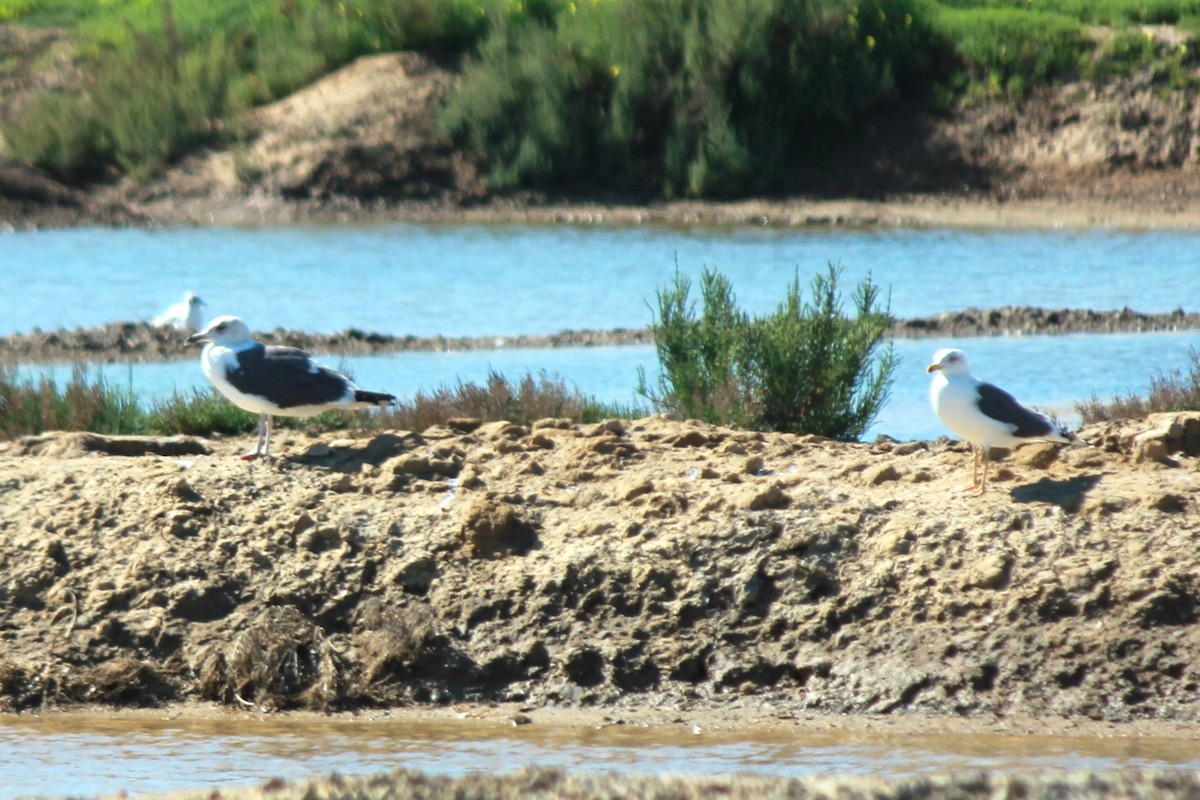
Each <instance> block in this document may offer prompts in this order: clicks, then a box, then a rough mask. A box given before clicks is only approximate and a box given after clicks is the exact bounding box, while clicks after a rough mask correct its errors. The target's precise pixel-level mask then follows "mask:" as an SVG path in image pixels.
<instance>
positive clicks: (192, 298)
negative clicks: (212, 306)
mask: <svg viewBox="0 0 1200 800" xmlns="http://www.w3.org/2000/svg"><path fill="white" fill-rule="evenodd" d="M183 302H184V303H186V304H187V307H188V308H195V307H196V306H206V305H208V303H206V302H204V301H203V300H201V299H200V295H198V294H196V293H195V292H188V293H187V294H185V295H184V296H183Z"/></svg>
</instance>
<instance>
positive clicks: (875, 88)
mask: <svg viewBox="0 0 1200 800" xmlns="http://www.w3.org/2000/svg"><path fill="white" fill-rule="evenodd" d="M0 21H8V22H10V23H14V24H19V25H24V26H32V27H39V26H40V27H48V26H61V27H64V28H65V29H67V30H68V31H69V33H70V36H71V39H72V41H73V42H74V43H75V54H74V59H75V61H76V63H77V65H78V66H79V67H80V70H79V73H80V75H82V76H83V78H82V80H81V82H78V83H76V84H72V82H71V81H51V82H49V83H50V85H59V86H60V88H47V89H46V90H44V91H43V92H42V93H41V94H40V95H39V96H38V97H36V98H35V99H34V100H33V101H32V102H29V103H26V104H24V107H23V108H22V109H21V110H20V113H18V114H15V115H14V116H13V118H12V119H10V120H6V123H5V125H4V129H3V133H4V139H5V140H6V142H7V146H8V149H9V150H10V151H11V152H12V153H14V154H16V155H17V156H19V157H20V158H23V159H25V160H26V161H28V162H30V163H34V164H37V165H38V166H41V167H42V168H44V169H47V170H48V171H50V172H52V173H53V174H55V175H57V176H59V177H62V178H65V179H68V180H76V181H78V180H88V179H94V178H97V177H100V176H102V175H106V174H110V173H112V172H113V171H118V172H123V173H126V174H132V175H134V176H138V175H147V174H150V173H152V172H153V171H155V170H158V169H160V168H162V167H163V166H164V165H166V164H168V163H170V162H171V161H173V160H174V159H176V158H178V157H179V156H180V155H182V154H183V153H186V152H188V151H189V150H190V149H192V148H194V147H196V146H197V145H198V144H201V143H204V142H207V141H212V140H215V139H221V138H225V139H228V138H230V137H237V136H238V124H237V120H238V116H239V114H240V112H242V111H243V110H244V109H246V108H248V107H250V106H253V105H256V104H261V103H264V102H268V101H271V100H274V99H276V98H279V97H281V96H283V95H286V94H288V93H289V92H292V91H294V90H295V89H297V88H299V87H300V86H302V85H304V84H305V83H307V82H309V81H311V80H313V79H314V78H316V77H318V76H319V75H321V74H323V73H325V72H328V71H329V70H332V69H334V68H336V67H338V66H340V65H342V64H345V63H346V62H348V61H350V60H351V59H354V58H356V57H358V56H360V55H363V54H366V53H375V52H380V51H385V50H395V49H415V50H421V51H424V52H428V53H432V54H435V55H437V56H441V57H447V58H452V59H461V60H462V61H463V63H464V79H463V81H462V84H461V88H460V90H459V92H458V94H457V95H456V96H455V97H454V98H453V99H452V100H451V102H450V105H449V108H447V109H446V112H445V119H444V120H443V124H444V126H445V128H446V130H448V131H450V132H452V133H454V134H455V135H456V136H457V137H458V141H459V142H460V143H461V144H462V145H463V146H464V147H466V148H469V149H471V150H472V151H473V153H474V154H475V155H476V157H479V158H481V159H483V160H484V161H485V163H486V165H487V169H488V177H489V181H490V184H491V186H492V188H493V189H505V188H512V187H520V186H529V187H540V188H553V187H555V186H559V185H564V184H572V185H575V186H578V185H581V183H583V182H586V184H587V185H591V186H594V187H595V188H596V189H598V190H626V191H627V190H636V191H643V192H650V193H653V194H657V195H660V196H666V197H671V196H695V197H717V196H735V195H740V194H746V193H750V192H757V191H762V190H768V189H772V188H780V187H784V188H786V183H787V180H788V176H789V175H790V174H792V173H794V172H795V171H796V170H803V169H804V168H805V164H808V163H817V160H819V159H820V157H821V156H822V155H825V154H829V153H833V152H836V150H837V148H839V147H842V146H844V145H845V143H846V142H847V141H850V140H852V139H853V137H854V135H855V134H856V132H857V131H859V130H860V129H861V128H862V126H863V125H865V124H867V121H868V120H870V119H872V118H873V117H878V116H880V115H883V114H886V113H888V111H889V109H892V108H894V107H895V106H896V104H897V103H901V102H904V103H908V104H909V105H910V106H912V105H916V106H922V105H924V106H936V105H938V104H945V103H950V102H954V101H956V99H967V100H970V99H972V98H978V97H983V96H994V95H997V94H1007V95H1010V96H1015V97H1020V96H1022V95H1023V94H1024V93H1026V92H1028V91H1030V90H1031V89H1033V88H1035V87H1037V86H1041V85H1045V84H1047V83H1051V82H1055V81H1059V80H1063V79H1067V78H1071V77H1077V76H1083V77H1087V78H1090V79H1093V80H1108V79H1112V78H1114V77H1117V76H1121V75H1128V74H1130V73H1132V72H1134V71H1138V70H1149V71H1150V72H1151V73H1152V77H1153V79H1154V80H1156V81H1159V82H1161V83H1163V84H1164V85H1167V86H1173V87H1179V86H1186V85H1189V84H1190V83H1191V82H1192V81H1193V80H1194V79H1193V78H1192V77H1191V76H1192V74H1193V73H1194V69H1192V68H1193V67H1194V66H1195V59H1196V57H1197V56H1196V54H1197V52H1200V49H1198V48H1197V47H1196V46H1193V45H1192V38H1191V37H1195V36H1196V32H1197V31H1200V0H1172V1H1170V2H1168V0H1157V1H1156V2H1143V1H1142V0H1097V2H1092V1H1091V0H344V1H339V0H286V2H284V1H283V0H279V2H262V3H243V2H238V0H173V1H172V0H165V1H164V2H162V3H146V2H141V1H140V0H108V2H104V3H95V2H91V1H90V0H0ZM1142 24H1169V25H1175V26H1178V27H1179V28H1180V30H1182V31H1185V32H1186V34H1187V36H1188V37H1189V38H1188V40H1187V41H1185V42H1182V43H1178V42H1176V43H1170V42H1168V41H1166V40H1160V39H1158V38H1156V37H1155V36H1154V35H1152V34H1147V33H1146V32H1145V31H1143V30H1142V29H1140V28H1138V27H1136V26H1138V25H1142ZM1095 26H1105V31H1107V33H1104V34H1099V33H1097V30H1096V28H1095ZM130 76H135V80H134V82H133V84H132V85H133V86H134V88H135V90H133V91H131V82H130Z"/></svg>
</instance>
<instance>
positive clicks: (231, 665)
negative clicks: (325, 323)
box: [0, 415, 1200, 723]
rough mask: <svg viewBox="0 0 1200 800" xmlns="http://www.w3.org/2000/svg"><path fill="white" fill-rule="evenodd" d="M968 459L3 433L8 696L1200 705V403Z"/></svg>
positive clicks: (685, 447)
mask: <svg viewBox="0 0 1200 800" xmlns="http://www.w3.org/2000/svg"><path fill="white" fill-rule="evenodd" d="M1083 435H1084V436H1085V438H1088V439H1089V440H1090V441H1092V442H1094V443H1095V444H1096V446H1095V447H1077V448H1068V449H1065V450H1059V449H1056V448H1054V447H1051V446H1048V445H1045V446H1043V445H1031V446H1027V447H1024V448H1022V449H1020V450H1018V451H1016V452H1015V453H1014V454H1012V455H1011V456H1010V457H1009V458H1008V459H1007V460H1005V461H1003V462H1001V463H1000V464H998V465H997V467H996V468H995V469H994V470H993V481H994V491H992V492H990V493H989V494H988V495H985V496H984V497H982V498H973V497H969V496H964V495H961V494H959V493H957V492H956V491H955V487H956V486H958V485H960V484H961V483H962V482H963V480H964V478H965V477H966V476H967V472H968V470H969V458H970V456H969V454H968V452H967V451H966V449H965V448H964V447H963V446H961V445H959V444H953V443H950V442H948V441H945V440H941V441H937V442H905V443H894V442H890V441H887V440H883V441H880V442H877V443H875V444H871V445H866V444H842V443H837V442H831V441H826V440H822V439H819V438H816V437H796V436H784V435H774V434H758V433H751V432H746V431H737V430H730V429H723V428H714V427H710V426H705V425H700V424H697V423H690V422H672V421H669V420H666V419H662V418H659V417H650V418H646V419H643V420H636V421H615V420H614V421H610V422H606V423H602V424H597V425H583V426H580V425H570V424H567V423H565V422H563V421H556V420H546V421H543V422H541V423H538V424H536V425H534V426H532V427H523V426H518V425H511V424H507V423H488V424H484V425H480V426H476V425H475V424H473V423H470V422H468V421H462V422H459V423H455V427H453V428H443V427H436V428H431V429H429V430H426V431H423V432H421V433H415V432H400V431H397V432H390V433H382V434H376V435H372V436H370V437H369V438H363V439H353V438H346V439H328V438H318V437H312V436H310V435H308V434H304V433H293V432H290V431H289V432H288V433H287V434H286V435H282V436H280V441H279V442H278V443H277V446H278V453H279V457H278V458H277V459H275V460H274V461H272V462H269V463H261V464H255V463H251V464H247V463H246V462H243V461H240V460H238V459H236V458H234V457H233V455H234V454H235V453H237V452H239V451H240V450H241V449H244V448H245V446H246V445H247V444H248V443H247V442H245V441H239V440H213V441H206V440H200V439H188V438H171V439H162V440H158V439H146V440H143V439H132V440H131V439H125V438H107V437H101V436H95V435H91V434H47V435H44V436H39V437H29V438H26V439H23V440H19V441H18V442H15V443H12V444H6V445H3V446H0V493H2V494H3V498H4V502H3V504H2V505H0V533H2V534H3V535H2V536H0V564H3V565H4V569H5V574H6V576H7V577H6V581H5V582H4V583H3V584H2V585H0V611H3V614H4V619H5V620H6V624H5V629H4V631H3V636H4V639H5V649H4V651H3V654H2V655H0V703H3V704H4V705H5V706H6V707H8V708H10V709H13V710H19V709H31V708H41V707H45V706H54V705H60V704H71V703H80V702H84V703H105V704H115V705H121V706H144V705H169V704H173V703H178V702H189V701H195V700H207V701H214V702H218V703H222V704H225V705H229V706H231V707H234V708H246V709H259V710H271V709H296V708H301V709H302V708H309V709H329V710H337V709H351V708H372V707H377V708H390V707H401V706H406V705H410V704H418V705H433V706H439V705H444V704H449V703H456V702H469V703H475V702H517V703H522V704H527V705H530V706H532V707H534V708H540V707H549V706H578V707H604V708H606V709H608V710H609V711H610V713H616V714H623V713H631V714H632V713H643V712H644V711H645V710H649V709H655V708H658V709H679V708H688V707H694V708H712V709H736V708H739V707H754V708H763V707H769V708H771V710H772V712H773V713H779V714H793V715H802V714H804V713H810V712H811V713H830V714H882V715H899V714H928V715H942V716H946V715H949V716H961V717H967V718H986V717H993V716H1002V717H1004V716H1010V715H1016V716H1026V717H1033V718H1040V717H1046V718H1064V719H1082V720H1104V721H1108V722H1114V723H1116V722H1126V723H1128V722H1138V721H1146V722H1148V721H1171V720H1174V721H1194V720H1195V719H1196V718H1197V716H1198V715H1200V691H1198V688H1197V687H1200V666H1197V665H1200V635H1198V634H1197V630H1198V622H1200V580H1198V579H1197V575H1200V555H1198V552H1197V549H1196V548H1195V541H1196V539H1197V537H1200V523H1198V520H1200V516H1198V515H1197V507H1196V500H1195V497H1196V487H1197V479H1198V476H1200V466H1198V465H1200V461H1198V459H1197V456H1198V455H1200V415H1190V416H1189V415H1179V416H1177V417H1174V416H1173V417H1156V418H1153V419H1150V420H1142V421H1135V422H1127V423H1122V424H1119V425H1117V424H1108V425H1105V426H1097V427H1093V428H1089V429H1085V430H1084V431H1083Z"/></svg>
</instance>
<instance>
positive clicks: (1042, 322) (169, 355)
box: [0, 306, 1200, 364]
mask: <svg viewBox="0 0 1200 800" xmlns="http://www.w3.org/2000/svg"><path fill="white" fill-rule="evenodd" d="M1196 328H1200V313H1197V312H1188V311H1184V310H1183V309H1182V308H1179V309H1176V310H1175V311H1172V312H1169V313H1165V314H1144V313H1140V312H1137V311H1134V310H1132V309H1128V308H1125V309H1120V310H1111V311H1094V310H1088V309H1066V308H1064V309H1044V308H1031V307H1027V306H1005V307H1002V308H995V309H978V308H968V309H965V310H963V311H948V312H944V313H941V314H937V315H935V316H931V317H920V318H913V319H905V320H898V321H897V322H896V324H895V325H893V326H892V330H891V333H892V335H893V336H895V337H897V338H923V337H934V336H941V337H951V336H952V337H974V336H1025V335H1033V334H1064V333H1144V332H1150V331H1182V330H1192V329H1196ZM186 338H187V336H186V334H185V333H183V332H180V331H176V330H173V329H171V328H157V327H155V326H153V325H150V324H149V323H145V322H115V323H112V324H109V325H104V326H100V327H96V328H79V329H74V330H57V331H35V332H32V333H19V334H12V335H9V336H3V337H0V363H11V364H22V363H25V364H28V363H35V364H47V363H65V362H76V361H78V362H91V363H97V362H103V363H113V362H125V361H130V362H154V361H174V360H180V359H188V358H194V357H195V355H196V348H194V347H189V346H188V345H187V344H186V343H185V341H184V340H185V339H186ZM257 338H259V339H261V340H262V341H265V342H269V343H272V344H287V345H291V346H293V347H300V348H303V349H305V350H308V351H310V352H314V353H326V354H333V355H342V356H362V355H379V354H384V353H398V352H410V351H445V350H493V349H500V348H540V347H594V346H605V345H630V344H652V343H653V342H654V338H653V335H652V333H651V332H650V331H649V330H648V329H645V328H638V329H630V328H619V329H615V330H607V331H595V330H576V331H571V330H569V331H561V332H559V333H556V334H551V335H534V336H503V337H500V336H476V337H446V336H433V337H416V336H393V335H390V334H382V333H370V332H367V331H360V330H355V329H350V330H346V331H342V332H340V333H334V334H312V333H305V332H302V331H287V330H283V329H276V330H274V331H268V332H263V333H261V334H257Z"/></svg>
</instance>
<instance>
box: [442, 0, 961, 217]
mask: <svg viewBox="0 0 1200 800" xmlns="http://www.w3.org/2000/svg"><path fill="white" fill-rule="evenodd" d="M923 8H924V5H923V4H921V3H919V2H918V0H892V1H891V2H884V0H858V1H857V2H854V1H853V0H825V1H824V2H818V0H753V1H752V0H645V2H627V1H625V0H617V1H613V2H579V3H577V4H571V5H570V6H569V7H568V11H567V12H566V13H561V14H559V15H557V16H556V17H554V18H553V19H552V21H551V23H549V24H545V25H536V24H530V23H529V22H528V21H523V24H520V25H512V24H507V25H503V26H501V27H499V28H498V29H497V30H496V32H495V34H494V35H493V36H492V38H490V39H489V40H488V41H487V42H486V44H485V45H484V46H483V47H482V49H481V52H480V54H479V57H478V58H477V59H474V60H472V61H471V62H470V63H469V64H468V65H467V67H466V69H465V72H464V76H463V82H462V86H461V88H460V90H459V92H458V94H457V95H456V96H455V97H454V98H453V99H452V100H451V102H450V105H449V107H448V108H447V109H446V113H445V116H444V119H443V123H444V125H445V126H446V128H447V130H448V131H450V132H451V133H452V134H454V135H456V136H457V137H459V138H460V140H461V141H464V142H466V143H468V144H470V145H473V146H474V147H475V148H476V149H477V150H478V151H479V152H481V153H486V154H487V156H488V158H489V159H490V167H491V172H490V180H491V182H492V185H493V187H495V188H507V187H514V186H520V185H535V186H553V185H554V184H556V183H558V182H563V181H574V182H579V181H585V180H586V181H591V182H593V183H594V185H598V186H601V187H604V188H610V189H625V190H649V191H652V192H655V193H659V194H662V195H666V196H683V195H687V196H714V195H737V194H744V193H746V192H750V191H757V190H762V189H770V188H777V187H779V186H780V185H782V184H783V183H785V182H786V178H787V176H788V174H789V170H791V169H795V168H796V167H797V165H798V164H801V163H804V161H805V159H806V158H807V157H809V156H811V154H812V152H813V151H814V150H820V149H822V148H826V147H828V146H830V145H831V144H832V143H834V142H836V141H838V139H839V138H840V137H843V136H845V135H846V134H847V132H848V131H851V130H853V129H854V126H855V125H856V124H857V123H858V122H859V121H861V120H862V119H863V117H864V115H865V114H867V113H868V112H869V111H871V110H873V109H878V108H882V107H884V106H886V105H887V104H888V103H891V102H893V101H895V100H896V99H898V98H899V97H900V96H901V94H902V93H903V92H904V90H905V89H906V88H909V89H911V88H912V87H915V86H918V85H923V83H922V80H920V78H921V77H922V76H925V75H926V72H927V68H928V64H929V60H930V58H931V57H932V54H933V53H934V52H936V51H937V50H938V48H939V47H940V45H939V43H938V42H937V41H936V40H935V37H934V35H933V33H932V30H931V28H930V27H929V25H928V24H927V19H928V15H927V14H925V13H924V12H923V11H922V9H923ZM910 93H911V92H910Z"/></svg>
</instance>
